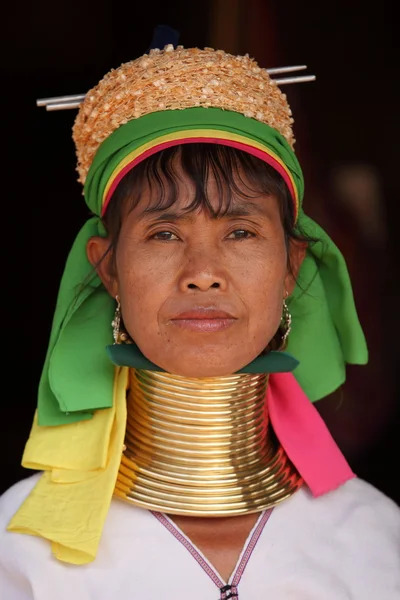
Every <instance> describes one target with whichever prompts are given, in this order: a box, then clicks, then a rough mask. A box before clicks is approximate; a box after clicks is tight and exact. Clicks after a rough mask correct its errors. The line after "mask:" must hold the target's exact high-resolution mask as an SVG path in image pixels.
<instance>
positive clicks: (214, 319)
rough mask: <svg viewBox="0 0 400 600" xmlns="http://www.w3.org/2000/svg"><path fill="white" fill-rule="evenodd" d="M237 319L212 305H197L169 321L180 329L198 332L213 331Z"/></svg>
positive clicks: (224, 327)
mask: <svg viewBox="0 0 400 600" xmlns="http://www.w3.org/2000/svg"><path fill="white" fill-rule="evenodd" d="M235 321H237V319H236V318H235V317H233V316H232V315H231V314H230V313H228V312H226V311H224V310H218V309H216V308H214V307H197V308H195V309H191V310H187V311H184V312H182V313H180V314H179V315H177V316H176V317H174V318H173V319H171V322H172V323H173V324H174V325H176V326H177V327H179V328H181V329H185V330H187V331H197V332H199V333H215V332H218V331H224V330H225V329H228V328H229V327H231V326H232V325H233V324H234V323H235Z"/></svg>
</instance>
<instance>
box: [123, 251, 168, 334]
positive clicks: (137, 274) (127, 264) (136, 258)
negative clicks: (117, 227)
mask: <svg viewBox="0 0 400 600" xmlns="http://www.w3.org/2000/svg"><path fill="white" fill-rule="evenodd" d="M116 264H117V278H118V293H119V296H120V300H121V307H122V316H123V320H124V324H125V327H126V329H127V331H128V333H129V334H130V336H131V337H132V338H133V339H134V340H135V341H138V342H139V340H140V339H142V338H143V337H145V336H149V335H158V314H159V311H160V307H161V306H162V305H163V303H164V302H165V299H166V297H167V296H168V293H169V290H170V287H171V281H170V276H169V274H168V270H167V269H161V268H160V261H159V260H158V259H153V258H152V257H151V256H149V255H146V253H145V252H143V251H140V249H138V248H137V247H136V248H135V250H134V251H133V249H131V248H130V247H129V245H124V244H121V246H120V247H119V249H118V251H117V263H116Z"/></svg>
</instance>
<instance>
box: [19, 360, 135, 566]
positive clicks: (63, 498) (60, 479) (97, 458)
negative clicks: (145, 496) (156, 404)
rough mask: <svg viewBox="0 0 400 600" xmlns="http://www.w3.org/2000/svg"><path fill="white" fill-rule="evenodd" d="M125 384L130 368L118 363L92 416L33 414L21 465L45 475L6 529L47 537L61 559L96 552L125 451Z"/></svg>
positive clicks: (78, 560) (87, 557)
mask: <svg viewBox="0 0 400 600" xmlns="http://www.w3.org/2000/svg"><path fill="white" fill-rule="evenodd" d="M127 383H128V369H127V368H125V367H124V368H117V369H116V370H115V377H114V401H113V406H112V408H108V409H104V410H99V411H97V412H96V413H95V414H94V416H93V419H91V420H90V421H79V422H77V423H72V424H70V425H61V426H59V427H40V426H39V425H38V424H37V417H36V416H35V420H34V424H33V427H32V431H31V433H30V437H29V440H28V442H27V444H26V447H25V452H24V456H23V460H22V464H23V466H24V467H27V468H31V469H39V470H43V471H44V474H43V475H42V477H41V478H40V480H39V481H38V483H37V484H36V486H35V488H34V489H33V490H32V492H31V493H30V495H29V496H28V498H27V499H26V500H25V502H24V503H23V504H22V505H21V507H20V508H19V510H18V512H17V513H16V514H15V515H14V517H13V518H12V520H11V521H10V523H9V526H8V530H9V531H15V532H18V533H26V534H30V535H36V536H40V537H43V538H45V539H47V540H49V541H50V542H51V546H52V551H53V554H54V555H55V556H56V558H58V559H59V560H61V561H64V562H68V563H73V564H77V565H80V564H85V563H88V562H91V561H93V560H94V558H95V557H96V553H97V549H98V545H99V542H100V537H101V533H102V530H103V526H104V521H105V518H106V516H107V512H108V510H109V507H110V503H111V499H112V495H113V492H114V487H115V481H116V479H117V475H118V468H119V465H120V460H121V454H122V450H123V444H124V437H125V429H126V388H127Z"/></svg>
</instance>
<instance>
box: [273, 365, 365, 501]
mask: <svg viewBox="0 0 400 600" xmlns="http://www.w3.org/2000/svg"><path fill="white" fill-rule="evenodd" d="M267 404H268V412H269V416H270V419H271V423H272V426H273V428H274V431H275V433H276V435H277V437H278V439H279V441H280V443H281V444H282V446H283V448H284V449H285V451H286V453H287V455H288V457H289V458H290V460H291V461H292V463H293V464H294V466H295V467H296V468H297V470H298V471H299V473H300V475H301V476H302V477H303V479H304V481H305V483H306V484H307V485H308V487H309V488H310V491H311V493H312V495H313V496H321V495H322V494H325V493H326V492H330V491H331V490H334V489H336V488H337V487H339V486H340V485H342V484H343V483H345V482H346V481H348V480H349V479H352V478H353V477H355V474H354V473H353V471H352V470H351V468H350V466H349V464H348V463H347V461H346V459H345V457H344V456H343V454H342V452H341V451H340V450H339V447H338V446H337V444H336V442H335V441H334V439H333V437H332V435H331V434H330V432H329V430H328V428H327V426H326V425H325V423H324V421H323V419H322V417H321V416H320V415H319V413H318V411H317V409H316V408H315V406H314V405H313V404H312V403H311V402H310V400H309V399H308V398H307V396H306V395H305V393H304V392H303V390H302V389H301V387H300V385H299V384H298V383H297V381H296V379H295V377H294V375H292V373H274V374H271V375H270V376H269V383H268V391H267Z"/></svg>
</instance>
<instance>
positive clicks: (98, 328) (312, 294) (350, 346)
mask: <svg viewBox="0 0 400 600" xmlns="http://www.w3.org/2000/svg"><path fill="white" fill-rule="evenodd" d="M188 130H193V131H199V130H204V131H209V130H212V131H220V132H221V135H222V137H223V135H225V134H226V137H227V139H230V136H231V137H232V136H235V135H237V136H241V137H242V138H243V137H244V138H246V139H247V140H248V143H249V146H252V145H253V146H258V147H259V146H260V145H261V146H263V147H264V148H265V149H266V150H268V151H270V152H272V153H273V154H274V155H275V156H277V157H278V159H279V160H280V161H282V163H284V165H285V166H286V169H287V171H288V172H289V173H290V177H291V179H292V181H293V184H294V186H295V190H296V193H297V196H298V199H299V203H300V205H299V212H298V221H297V224H298V228H299V229H300V231H301V232H302V233H304V234H306V235H307V236H310V237H312V238H314V239H317V240H318V241H317V242H316V243H314V244H312V246H311V247H310V248H309V250H308V252H307V256H306V258H305V260H304V262H303V264H302V267H301V270H300V275H299V280H298V285H297V287H296V289H295V291H294V293H293V295H292V297H291V300H290V312H291V314H292V332H291V334H290V336H289V345H288V351H289V352H290V353H291V354H292V355H293V356H294V357H295V358H297V359H299V360H300V364H299V366H298V367H297V369H296V371H295V373H294V374H295V377H296V378H297V380H298V382H299V383H300V385H301V387H302V388H303V389H304V391H305V393H306V394H307V395H308V397H309V398H310V400H311V401H314V400H317V399H319V398H322V397H324V396H326V395H327V394H329V393H331V392H332V391H334V390H335V389H336V388H338V387H339V386H340V385H341V384H342V383H343V382H344V380H345V364H346V363H354V364H364V363H366V362H367V348H366V343H365V339H364V335H363V332H362V329H361V327H360V324H359V321H358V318H357V313H356V309H355V306H354V300H353V294H352V289H351V283H350V279H349V275H348V272H347V268H346V264H345V261H344V258H343V256H342V254H341V253H340V251H339V250H338V248H337V247H336V246H335V245H334V244H333V242H332V241H331V239H330V238H329V237H328V236H327V234H326V233H325V232H324V231H323V230H322V229H321V228H320V227H319V226H318V225H317V224H316V223H315V222H313V221H312V220H311V219H309V218H308V217H307V216H306V215H305V214H304V212H303V210H302V208H301V202H302V198H303V176H302V172H301V168H300V166H299V163H298V161H297V158H296V156H295V154H294V152H293V150H292V149H291V148H290V146H289V144H288V143H287V142H286V140H285V139H284V138H283V136H282V135H280V134H279V133H278V132H277V131H276V130H275V129H272V128H271V127H269V126H268V125H265V124H264V123H261V122H259V121H256V120H255V119H251V118H248V117H245V116H243V115H241V114H239V113H235V112H230V111H223V110H220V109H216V108H189V109H185V110H170V111H163V112H158V113H152V114H149V115H146V116H143V117H141V118H139V119H135V120H132V121H129V122H128V123H127V124H126V125H123V126H121V127H119V128H118V129H116V130H115V131H114V133H112V134H111V135H110V136H109V137H108V138H107V139H106V140H105V141H104V142H103V143H102V144H101V146H100V147H99V149H98V150H97V153H96V155H95V158H94V160H93V163H92V165H91V167H90V170H89V173H88V176H87V180H86V183H85V190H84V191H85V199H86V202H87V204H88V206H89V208H90V210H91V211H92V212H93V213H94V214H95V215H96V216H94V217H93V218H91V219H90V220H89V221H87V223H85V225H84V226H83V228H82V229H81V231H80V232H79V234H78V236H77V238H76V240H75V242H74V245H73V247H72V249H71V252H70V254H69V256H68V259H67V263H66V267H65V271H64V274H63V277H62V281H61V285H60V290H59V295H58V300H57V306H56V311H55V315H54V320H53V326H52V331H51V337H50V342H49V347H48V351H47V355H46V359H45V364H44V368H43V373H42V377H41V380H40V384H39V399H38V421H39V425H61V424H67V423H72V422H75V421H78V420H82V419H87V418H90V416H91V414H92V413H93V411H94V410H97V409H100V408H107V407H109V406H111V404H112V398H113V393H112V391H113V377H114V365H113V364H112V362H111V361H110V359H109V358H108V356H107V353H106V346H108V345H109V344H112V341H113V338H112V329H111V321H112V318H113V314H114V310H115V302H114V300H113V299H112V298H111V297H110V296H109V295H108V293H107V291H106V290H105V288H104V286H103V285H102V283H101V282H100V279H99V278H98V277H97V276H95V275H94V274H93V267H92V265H91V264H90V263H89V261H88V259H87V256H86V244H87V241H88V240H89V238H90V237H92V236H96V235H103V236H104V235H105V231H104V228H103V226H102V223H101V220H100V218H99V216H100V214H101V209H102V202H103V196H104V192H105V190H106V187H107V184H108V183H109V180H110V177H112V174H113V173H114V172H115V169H116V168H117V167H118V165H119V164H120V163H121V161H122V160H123V159H124V158H125V157H126V156H128V155H129V154H130V153H132V152H133V151H135V150H136V149H137V148H140V147H142V146H144V145H146V144H147V143H151V142H152V140H154V139H156V138H157V139H158V138H161V137H162V136H168V135H172V137H174V136H177V137H179V132H187V131H188ZM221 143H223V142H221ZM111 201H112V200H111Z"/></svg>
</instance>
